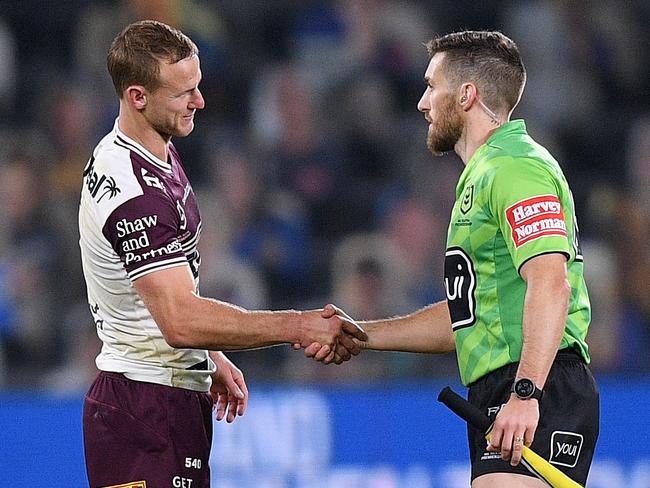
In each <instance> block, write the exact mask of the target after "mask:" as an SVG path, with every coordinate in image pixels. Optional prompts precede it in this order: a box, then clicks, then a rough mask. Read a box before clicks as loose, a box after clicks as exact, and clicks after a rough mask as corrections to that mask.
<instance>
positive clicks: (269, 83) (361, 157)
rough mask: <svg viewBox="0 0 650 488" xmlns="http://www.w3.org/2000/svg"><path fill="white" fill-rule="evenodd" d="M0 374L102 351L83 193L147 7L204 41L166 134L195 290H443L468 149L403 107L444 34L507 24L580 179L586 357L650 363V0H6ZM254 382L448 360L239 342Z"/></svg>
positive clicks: (607, 363) (547, 133)
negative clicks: (194, 86) (128, 42)
mask: <svg viewBox="0 0 650 488" xmlns="http://www.w3.org/2000/svg"><path fill="white" fill-rule="evenodd" d="M0 7H1V8H0V385H1V386H2V387H4V388H41V389H53V390H57V391H67V390H74V391H76V390H80V389H83V388H85V387H86V386H87V384H89V383H90V381H91V379H90V378H92V377H93V376H94V374H95V366H94V357H95V355H96V354H97V351H98V349H99V343H98V340H97V338H96V334H95V328H94V327H95V326H94V324H93V320H92V317H91V315H90V312H89V310H88V304H87V302H86V295H85V285H84V281H83V276H82V273H81V265H80V256H79V249H78V244H77V242H78V230H77V208H78V200H79V192H80V187H81V178H82V170H83V167H84V165H85V163H86V161H87V160H88V158H89V156H90V153H91V151H92V149H93V147H94V146H95V144H96V143H97V142H98V140H99V139H100V138H101V137H102V136H103V135H104V134H105V133H106V132H108V131H109V130H110V129H111V127H112V125H113V122H114V119H115V117H116V114H117V108H118V104H117V98H116V96H115V93H114V90H113V87H112V84H111V82H110V78H109V76H108V74H107V71H106V67H105V59H106V51H107V49H108V46H109V45H110V42H111V41H112V39H113V38H114V36H115V35H116V34H117V33H118V32H119V31H120V30H121V29H122V28H123V27H124V26H126V25H127V24H128V23H130V22H131V21H134V20H138V19H144V18H153V19H157V20H161V21H163V22H166V23H169V24H170V25H173V26H176V27H178V28H180V29H181V30H183V31H184V32H185V33H186V34H188V35H189V36H190V37H191V38H192V39H193V40H194V41H195V42H196V43H197V45H198V46H199V49H200V57H201V68H202V71H203V82H202V84H201V89H202V92H203V94H204V97H205V99H206V108H205V110H203V111H202V112H200V113H199V114H198V116H197V119H196V129H195V131H194V133H193V134H191V135H190V136H189V137H188V138H186V139H177V140H175V141H174V142H175V144H176V146H177V147H178V148H179V150H180V153H181V155H182V156H183V160H184V163H185V166H186V169H187V172H188V174H189V176H190V179H191V180H192V181H193V184H194V187H195V190H196V192H197V194H198V196H199V203H200V205H201V210H202V215H203V229H204V231H203V234H202V241H201V252H202V268H201V293H202V294H203V295H206V296H211V297H215V298H219V299H221V300H226V301H230V302H233V303H236V304H239V305H241V306H244V307H247V308H249V309H267V308H273V309H279V308H311V307H321V306H323V305H324V304H325V303H327V302H330V301H333V302H335V303H336V304H338V305H340V306H341V307H343V308H344V309H345V310H346V311H347V312H348V313H350V314H351V315H352V316H354V317H356V318H359V319H373V318H380V317H385V316H390V315H398V314H403V313H406V312H409V311H412V310H415V309H417V308H419V307H422V306H424V305H426V304H428V303H431V302H432V301H435V300H439V299H441V298H443V296H444V292H443V289H442V286H441V285H442V259H443V255H444V247H445V238H446V226H447V220H448V216H449V213H450V210H451V205H452V204H453V200H454V191H455V185H456V181H457V178H458V176H459V174H460V172H461V170H462V163H461V162H460V160H459V159H458V158H457V157H456V156H455V155H453V154H450V155H447V156H444V157H440V158H434V157H433V156H431V155H430V154H429V153H428V152H427V150H426V147H425V136H426V130H427V127H426V123H425V121H424V119H423V117H422V115H421V114H419V113H418V112H417V110H416V104H417V102H418V99H419V97H420V95H421V93H422V91H423V89H424V83H423V81H422V77H423V73H424V70H425V68H426V64H427V62H428V56H427V53H426V50H425V48H424V47H423V43H425V42H426V41H428V40H429V39H430V38H431V37H432V36H433V35H434V34H443V33H446V32H451V31H455V30H460V29H464V28H471V29H481V28H486V29H499V30H501V31H503V32H504V33H505V34H507V35H509V36H510V37H512V38H513V39H514V40H515V41H516V42H517V43H518V45H519V47H520V49H521V51H522V55H523V58H524V62H525V64H526V66H527V69H528V75H529V81H528V85H527V88H526V91H525V93H524V96H523V99H522V102H521V104H520V106H519V107H518V109H517V110H516V111H515V114H514V116H515V118H525V119H526V121H527V125H528V128H529V132H530V133H531V134H532V135H533V136H534V137H535V138H536V139H537V140H538V141H540V142H541V143H543V144H544V145H546V146H547V147H548V148H549V149H550V150H551V151H552V152H553V154H554V155H555V156H556V158H557V159H558V160H559V161H560V163H561V165H562V166H563V168H564V170H565V172H566V174H567V177H568V179H569V183H570V184H571V185H572V187H573V191H574V197H575V200H576V203H577V210H578V212H577V213H578V218H579V222H580V226H581V227H580V238H581V243H582V247H583V251H584V254H585V262H586V270H587V271H586V273H587V280H588V284H589V286H590V295H591V299H592V304H593V322H592V326H591V331H590V335H589V337H588V340H589V343H590V346H591V351H592V356H593V367H594V370H595V371H596V372H597V373H601V374H604V373H625V374H630V373H636V374H644V373H648V372H650V354H648V350H650V245H649V244H648V243H649V242H650V241H649V240H648V239H647V234H648V231H650V193H649V191H648V188H649V187H650V103H649V101H648V100H650V99H649V98H648V96H647V93H648V92H650V81H649V80H650V76H649V75H650V73H648V70H649V67H650V63H648V59H649V57H648V53H649V52H650V50H649V49H648V48H649V47H650V37H649V36H650V34H649V33H648V30H647V28H646V27H647V26H648V25H650V3H649V2H647V1H644V0H628V1H626V2H620V1H615V0H611V1H606V0H537V1H532V0H517V1H515V0H512V1H506V0H503V1H499V0H486V1H482V2H476V1H474V0H436V1H433V0H431V1H424V0H417V1H403V0H340V1H334V0H330V1H326V0H320V1H317V0H276V1H262V0H251V1H249V0H220V1H207V0H122V1H120V0H94V1H89V0H67V1H66V2H55V3H53V2H50V1H49V0H21V1H20V2H15V1H11V0H0ZM231 356H232V357H233V359H234V361H235V362H236V363H237V364H238V365H239V366H240V367H241V368H242V369H243V370H244V371H245V373H246V374H247V377H248V379H249V381H265V382H266V381H271V382H275V381H299V382H304V381H307V382H314V381H350V382H359V381H364V382H373V381H385V380H387V379H404V378H407V379H413V378H418V379H422V378H432V377H438V376H445V375H446V376H451V377H454V378H455V377H457V372H456V371H457V370H456V365H455V358H454V357H453V355H447V356H442V357H436V356H429V355H417V354H397V353H393V354H388V353H383V354H382V353H363V354H362V355H361V356H360V357H358V358H355V359H354V360H352V361H350V362H348V363H346V364H344V365H342V366H339V367H336V366H328V367H324V366H322V365H319V364H315V363H313V362H312V361H309V360H307V359H305V358H304V357H303V356H302V354H301V353H300V352H295V351H292V350H291V349H290V348H289V347H288V346H287V347H275V348H270V349H264V350H257V351H247V352H239V353H233V354H232V355H231Z"/></svg>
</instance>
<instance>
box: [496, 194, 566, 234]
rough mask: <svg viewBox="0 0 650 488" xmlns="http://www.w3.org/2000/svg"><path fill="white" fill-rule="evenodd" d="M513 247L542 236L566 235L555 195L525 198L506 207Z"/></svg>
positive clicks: (562, 214)
mask: <svg viewBox="0 0 650 488" xmlns="http://www.w3.org/2000/svg"><path fill="white" fill-rule="evenodd" d="M506 219H507V220H508V224H509V225H510V228H511V229H512V240H513V241H514V243H515V247H519V246H521V245H523V244H526V243H527V242H530V241H532V240H535V239H537V238H539V237H543V236H553V235H555V236H562V237H567V229H566V222H565V221H564V211H563V210H562V204H561V203H560V200H559V199H558V197H557V196H555V195H539V196H536V197H532V198H527V199H526V200H522V201H520V202H517V203H515V204H514V205H512V206H510V207H508V208H507V209H506Z"/></svg>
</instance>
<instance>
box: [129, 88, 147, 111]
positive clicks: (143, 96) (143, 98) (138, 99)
mask: <svg viewBox="0 0 650 488" xmlns="http://www.w3.org/2000/svg"><path fill="white" fill-rule="evenodd" d="M124 98H126V101H127V102H128V103H129V104H130V105H131V106H133V108H135V109H136V110H143V109H144V108H145V107H146V106H147V90H145V88H144V87H143V86H141V85H131V86H129V87H128V88H127V89H126V90H124Z"/></svg>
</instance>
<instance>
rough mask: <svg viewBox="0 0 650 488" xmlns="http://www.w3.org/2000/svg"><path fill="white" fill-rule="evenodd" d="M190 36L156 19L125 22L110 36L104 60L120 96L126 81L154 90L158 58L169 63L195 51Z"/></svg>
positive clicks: (196, 52) (157, 84)
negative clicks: (110, 41) (117, 32)
mask: <svg viewBox="0 0 650 488" xmlns="http://www.w3.org/2000/svg"><path fill="white" fill-rule="evenodd" d="M198 52H199V50H198V48H197V47H196V44H194V42H192V40H191V39H190V38H189V37H187V36H186V35H185V34H183V33H182V32H181V31H179V30H178V29H174V28H173V27H170V26H168V25H167V24H163V23H162V22H158V21H156V20H141V21H139V22H134V23H133V24H130V25H128V26H127V27H126V28H125V29H124V30H123V31H122V32H120V33H119V34H118V36H117V37H116V38H115V39H114V40H113V43H112V44H111V47H110V49H109V50H108V56H107V57H106V63H107V65H108V72H109V73H110V75H111V79H112V80H113V85H114V86H115V91H116V92H117V95H118V96H119V97H120V98H121V97H122V94H123V93H124V90H125V89H126V88H127V87H129V86H130V85H142V86H144V87H145V88H146V89H147V90H150V91H154V90H156V88H158V87H159V86H160V80H159V74H160V61H166V62H168V63H170V64H173V63H177V62H178V61H180V60H182V59H185V58H188V57H190V56H192V55H194V54H198Z"/></svg>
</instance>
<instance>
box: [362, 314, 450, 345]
mask: <svg viewBox="0 0 650 488" xmlns="http://www.w3.org/2000/svg"><path fill="white" fill-rule="evenodd" d="M360 325H361V326H362V327H363V329H364V330H365V331H366V333H367V334H368V341H367V342H366V343H364V344H363V347H364V348H366V349H375V350H382V351H404V352H428V353H442V352H448V351H453V350H454V348H455V345H454V336H453V332H452V329H451V320H450V318H449V309H448V307H447V302H446V301H441V302H438V303H434V304H432V305H429V306H427V307H425V308H423V309H420V310H418V311H417V312H414V313H411V314H409V315H405V316H402V317H394V318H390V319H384V320H373V321H367V322H360Z"/></svg>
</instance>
